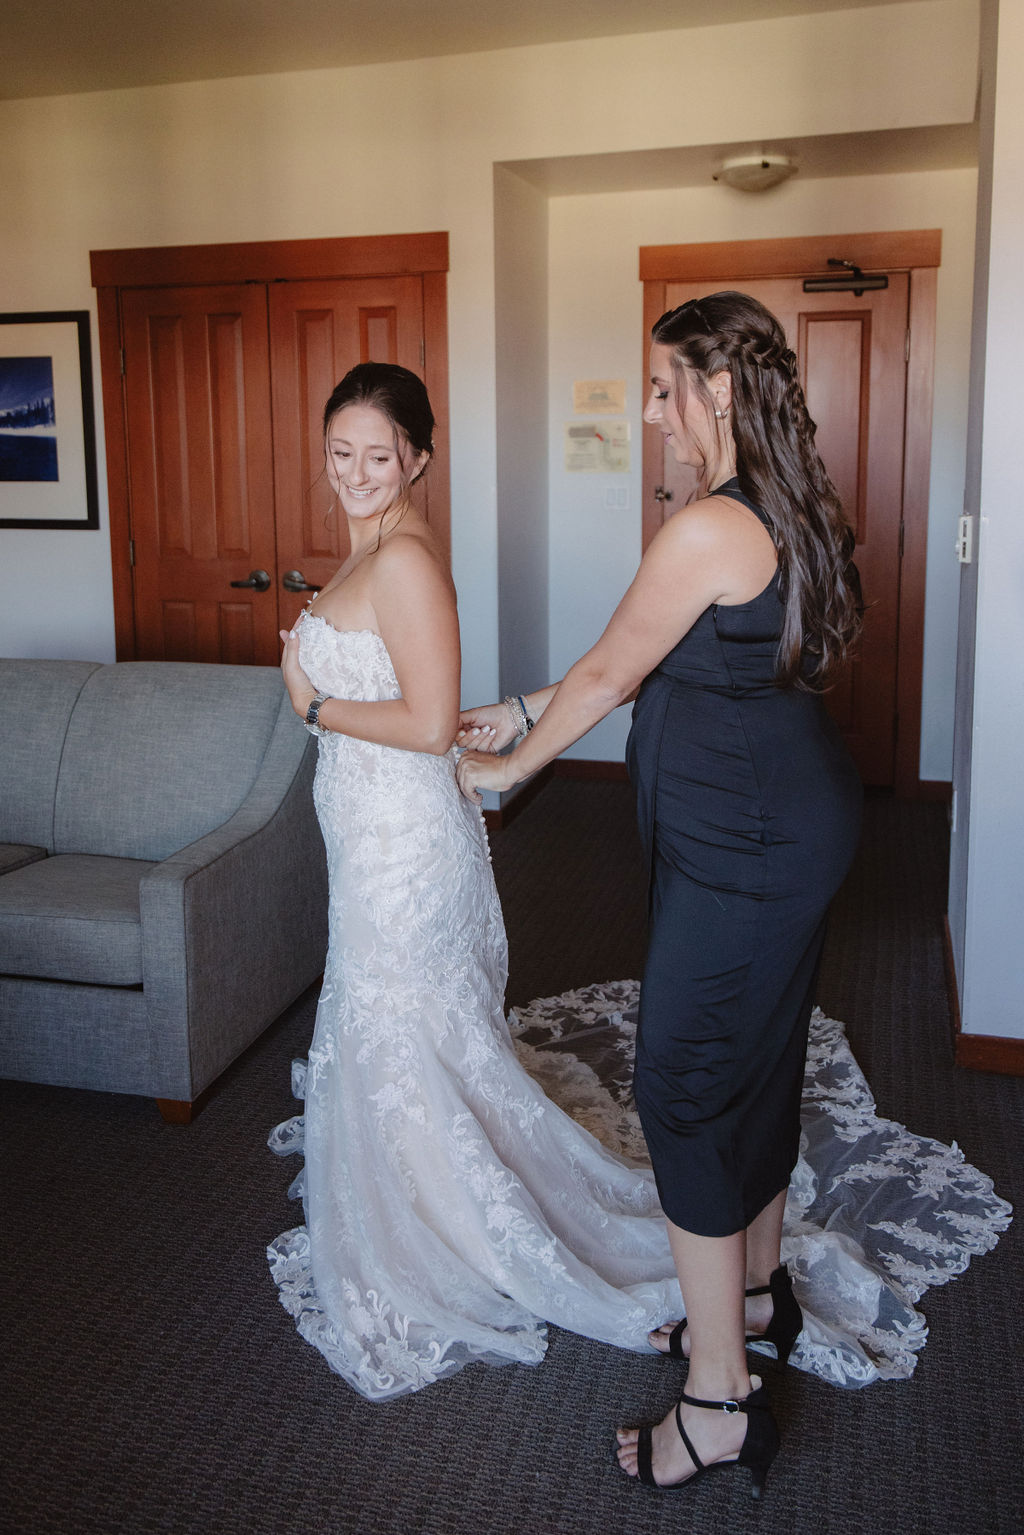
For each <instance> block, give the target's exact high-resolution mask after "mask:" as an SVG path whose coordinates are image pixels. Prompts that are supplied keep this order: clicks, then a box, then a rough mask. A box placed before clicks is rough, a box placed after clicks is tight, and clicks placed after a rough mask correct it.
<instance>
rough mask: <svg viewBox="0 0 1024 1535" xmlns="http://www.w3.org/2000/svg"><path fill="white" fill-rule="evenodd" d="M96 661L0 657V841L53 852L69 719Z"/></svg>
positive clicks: (97, 666) (94, 668)
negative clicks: (55, 807) (55, 812)
mask: <svg viewBox="0 0 1024 1535" xmlns="http://www.w3.org/2000/svg"><path fill="white" fill-rule="evenodd" d="M101 669H102V668H101V667H100V664H99V662H98V661H19V660H5V661H0V842H20V843H31V844H33V845H34V846H36V847H40V848H43V849H45V850H46V851H49V852H52V851H53V801H54V796H55V794H56V792H57V772H58V769H59V767H60V757H61V752H62V751H63V750H64V737H65V735H66V734H67V729H68V721H69V720H70V718H71V711H72V709H73V708H74V707H75V700H76V699H77V698H78V695H79V694H80V693H81V691H82V687H83V685H84V684H85V682H86V680H87V678H89V677H90V676H91V675H92V673H93V672H95V671H98V670H101Z"/></svg>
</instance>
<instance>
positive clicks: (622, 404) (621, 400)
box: [572, 378, 626, 416]
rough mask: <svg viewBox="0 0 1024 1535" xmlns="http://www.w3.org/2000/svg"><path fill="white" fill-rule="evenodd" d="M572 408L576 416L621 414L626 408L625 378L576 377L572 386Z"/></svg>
mask: <svg viewBox="0 0 1024 1535" xmlns="http://www.w3.org/2000/svg"><path fill="white" fill-rule="evenodd" d="M572 408H573V410H574V411H575V412H576V414H577V415H578V416H596V415H598V414H601V415H606V416H621V415H622V413H623V411H624V410H625V408H626V380H625V379H624V378H578V379H577V380H576V382H575V383H574V384H573V386H572Z"/></svg>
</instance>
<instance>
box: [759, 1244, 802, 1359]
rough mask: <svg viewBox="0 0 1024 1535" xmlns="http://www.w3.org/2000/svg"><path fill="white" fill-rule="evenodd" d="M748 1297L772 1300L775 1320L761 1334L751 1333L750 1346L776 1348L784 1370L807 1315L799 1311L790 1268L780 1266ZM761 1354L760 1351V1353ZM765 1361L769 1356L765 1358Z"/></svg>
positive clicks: (783, 1265) (777, 1357)
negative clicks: (768, 1344) (762, 1296)
mask: <svg viewBox="0 0 1024 1535" xmlns="http://www.w3.org/2000/svg"><path fill="white" fill-rule="evenodd" d="M746 1294H747V1295H770V1296H771V1298H772V1319H771V1321H770V1322H769V1323H768V1326H767V1327H766V1328H765V1330H764V1332H762V1333H748V1334H747V1345H748V1347H749V1345H750V1344H752V1343H771V1344H773V1345H774V1347H775V1357H776V1359H777V1360H778V1362H779V1367H780V1369H781V1367H782V1366H783V1365H784V1364H785V1363H786V1362H787V1360H788V1359H789V1356H790V1354H791V1353H792V1352H793V1345H794V1344H795V1342H796V1340H797V1338H798V1337H799V1336H800V1329H801V1328H802V1327H803V1325H804V1314H803V1312H802V1311H801V1310H800V1302H799V1301H798V1300H797V1298H796V1296H795V1295H794V1294H793V1281H792V1279H791V1278H790V1277H789V1269H788V1268H787V1267H786V1265H785V1264H784V1263H783V1264H780V1266H779V1267H778V1268H777V1269H776V1270H775V1272H774V1273H773V1274H772V1275H771V1276H770V1277H769V1280H768V1283H767V1284H763V1285H758V1286H757V1288H756V1289H753V1290H747V1291H746ZM758 1352H760V1350H758ZM765 1357H766V1358H767V1357H769V1356H767V1355H766V1356H765Z"/></svg>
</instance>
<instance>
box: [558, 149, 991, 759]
mask: <svg viewBox="0 0 1024 1535" xmlns="http://www.w3.org/2000/svg"><path fill="white" fill-rule="evenodd" d="M975 191H976V176H975V173H974V171H964V170H958V171H931V172H927V173H916V174H913V175H910V174H907V175H892V176H860V177H852V176H850V177H839V178H833V179H831V180H827V181H826V180H821V181H801V180H800V178H799V176H798V177H796V178H794V179H793V180H792V181H789V182H786V183H785V184H784V185H783V186H781V187H778V188H776V189H775V190H774V191H772V192H768V193H765V194H761V195H757V196H754V195H750V194H745V193H742V192H733V191H730V190H729V189H728V188H724V187H717V186H709V187H706V188H705V187H691V188H686V189H684V190H680V191H670V192H666V191H660V192H633V193H619V194H615V195H610V196H598V197H565V198H557V199H555V200H554V201H553V202H552V205H551V261H550V265H551V293H550V369H551V373H550V386H549V387H550V396H551V433H552V443H553V444H554V443H556V442H557V441H558V438H559V436H560V433H561V430H562V424H563V422H564V421H565V420H566V419H568V416H569V411H570V402H571V384H572V380H573V378H625V379H626V380H627V384H628V396H629V398H628V406H629V414H630V417H631V421H632V430H633V455H632V470H631V474H630V476H629V485H630V509H629V511H628V512H627V513H625V514H623V513H614V512H608V511H607V510H605V507H604V495H605V490H606V488H607V487H608V486H610V485H611V484H613V483H616V482H619V481H620V480H621V479H622V477H621V476H617V475H608V476H605V475H600V476H597V475H580V474H567V473H566V472H565V471H564V469H563V467H562V461H561V458H560V456H559V454H558V452H557V450H553V452H552V458H551V514H550V515H551V663H552V667H553V668H554V670H555V672H556V673H558V674H560V672H561V670H564V669H565V667H566V666H568V665H570V664H571V662H572V661H573V660H575V659H576V657H577V656H578V655H579V654H581V653H582V651H583V650H585V649H586V648H587V646H588V645H591V644H593V642H594V640H595V639H596V638H597V636H598V634H599V633H600V631H601V629H602V628H603V627H604V624H605V622H606V621H607V618H608V616H609V614H610V613H611V610H612V608H613V607H614V605H615V603H616V601H617V600H618V598H619V597H620V596H621V595H622V593H623V591H624V590H625V588H626V586H627V585H628V583H629V581H630V579H631V577H632V574H633V571H634V570H635V568H636V565H637V562H638V560H639V558H640V546H641V498H640V470H641V441H640V434H641V430H642V427H641V419H640V413H641V409H642V405H643V400H644V395H643V388H644V378H643V374H642V364H643V330H642V325H643V292H642V286H641V284H640V281H639V279H638V276H637V251H638V248H639V247H640V246H641V245H669V244H676V243H684V242H688V241H695V240H735V239H758V238H768V237H772V236H784V235H810V234H828V233H832V232H834V233H836V234H853V233H857V232H859V231H867V230H884V229H934V228H941V230H942V232H943V238H942V266H941V268H940V270H939V282H938V315H937V336H936V357H935V417H934V430H933V442H932V477H931V500H930V507H929V550H928V576H927V597H926V612H927V620H926V626H925V664H924V698H923V708H922V740H921V776H922V777H924V778H939V779H946V780H948V779H949V778H950V776H951V768H952V729H953V690H954V680H955V670H956V622H957V584H958V580H959V570H958V566H957V564H956V561H955V559H954V556H953V542H954V537H955V532H956V522H957V518H958V517H959V515H960V512H961V503H962V498H963V483H964V451H965V450H964V443H965V435H966V419H967V377H968V361H969V352H970V316H971V267H972V259H973V247H974V203H975ZM581 556H583V557H584V558H585V559H586V563H587V579H586V580H585V581H583V580H581V579H580V559H581ZM627 715H628V710H619V711H618V713H617V715H616V716H615V717H614V719H613V720H608V721H604V722H602V724H601V725H600V726H598V727H597V729H596V730H595V731H593V732H592V733H591V735H590V736H588V737H587V738H586V740H585V741H581V742H580V743H578V745H577V747H576V748H574V751H575V754H577V755H582V756H591V757H609V758H618V757H619V756H621V751H622V746H623V743H624V738H625V732H626V729H627V726H628V719H627Z"/></svg>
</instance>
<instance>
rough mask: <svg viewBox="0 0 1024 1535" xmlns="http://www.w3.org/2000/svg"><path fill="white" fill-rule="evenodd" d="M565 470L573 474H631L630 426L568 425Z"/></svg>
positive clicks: (603, 422)
mask: <svg viewBox="0 0 1024 1535" xmlns="http://www.w3.org/2000/svg"><path fill="white" fill-rule="evenodd" d="M565 467H566V469H567V470H569V472H570V473H571V474H627V473H628V472H629V422H628V421H626V420H616V421H607V420H604V419H602V420H601V421H567V422H566V423H565Z"/></svg>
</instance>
